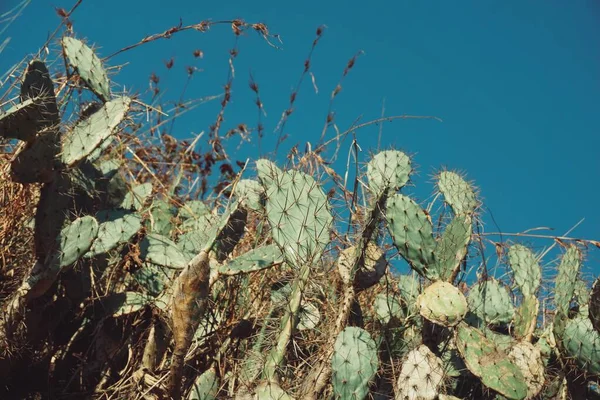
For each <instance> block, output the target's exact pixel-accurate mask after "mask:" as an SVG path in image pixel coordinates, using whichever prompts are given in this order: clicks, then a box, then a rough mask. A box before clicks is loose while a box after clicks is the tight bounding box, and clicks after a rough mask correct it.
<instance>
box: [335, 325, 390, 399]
mask: <svg viewBox="0 0 600 400" xmlns="http://www.w3.org/2000/svg"><path fill="white" fill-rule="evenodd" d="M331 366H332V370H333V375H332V383H333V391H334V393H335V395H336V398H337V399H340V400H362V399H364V398H366V397H367V395H368V394H369V382H370V381H371V379H373V377H374V376H375V373H376V372H377V369H378V368H379V360H378V358H377V346H376V345H375V341H374V340H373V339H372V338H371V335H369V333H368V332H367V331H365V330H363V329H361V328H358V327H347V328H346V329H344V330H343V331H342V332H340V334H339V335H338V337H337V340H336V341H335V347H334V353H333V358H332V359H331Z"/></svg>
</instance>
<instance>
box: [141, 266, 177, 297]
mask: <svg viewBox="0 0 600 400" xmlns="http://www.w3.org/2000/svg"><path fill="white" fill-rule="evenodd" d="M174 275H175V270H174V269H171V268H164V267H161V266H159V265H155V264H152V263H149V262H146V263H144V265H142V267H141V268H140V269H138V270H137V271H135V273H134V274H133V278H134V279H135V280H136V282H137V283H138V284H139V285H140V286H141V287H143V288H144V291H145V292H147V293H148V294H150V295H152V296H158V295H159V294H160V293H161V292H162V291H163V290H164V289H165V288H166V286H167V285H168V284H169V283H170V282H171V281H173V279H174Z"/></svg>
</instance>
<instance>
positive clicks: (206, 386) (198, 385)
mask: <svg viewBox="0 0 600 400" xmlns="http://www.w3.org/2000/svg"><path fill="white" fill-rule="evenodd" d="M218 393H219V377H218V376H217V371H215V369H214V368H210V369H207V370H206V371H205V372H203V373H202V374H200V375H199V376H198V377H197V378H196V380H194V383H193V384H192V389H191V390H190V392H189V394H188V396H187V400H217V394H218Z"/></svg>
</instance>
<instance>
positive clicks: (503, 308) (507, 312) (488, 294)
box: [467, 278, 515, 325]
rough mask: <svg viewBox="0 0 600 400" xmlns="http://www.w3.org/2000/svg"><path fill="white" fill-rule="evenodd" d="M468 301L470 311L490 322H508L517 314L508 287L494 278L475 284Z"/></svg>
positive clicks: (494, 323)
mask: <svg viewBox="0 0 600 400" xmlns="http://www.w3.org/2000/svg"><path fill="white" fill-rule="evenodd" d="M467 301H468V304H469V311H470V312H472V313H473V314H475V315H477V317H479V318H480V319H481V320H482V321H484V322H485V323H488V324H493V325H496V324H507V323H509V322H511V321H512V319H513V317H514V315H515V307H514V306H513V304H512V300H511V298H510V294H509V292H508V289H507V288H506V287H505V286H504V285H501V284H500V283H499V282H498V281H497V280H495V279H493V278H492V279H490V280H487V281H483V282H479V283H476V284H475V285H473V287H471V289H470V290H469V295H468V297H467Z"/></svg>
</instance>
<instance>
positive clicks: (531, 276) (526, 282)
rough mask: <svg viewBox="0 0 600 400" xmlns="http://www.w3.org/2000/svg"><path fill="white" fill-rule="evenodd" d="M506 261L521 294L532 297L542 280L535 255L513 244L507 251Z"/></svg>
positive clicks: (525, 248)
mask: <svg viewBox="0 0 600 400" xmlns="http://www.w3.org/2000/svg"><path fill="white" fill-rule="evenodd" d="M508 260H509V264H510V267H511V269H512V271H513V273H514V276H515V282H516V283H517V285H518V286H519V288H520V289H521V293H523V295H525V296H534V295H535V294H536V292H537V290H538V288H539V287H540V283H541V280H542V269H541V268H540V264H539V263H538V261H537V259H536V257H535V255H534V254H533V253H532V252H531V250H529V249H528V248H527V247H525V246H523V245H520V244H515V245H512V246H510V248H509V250H508Z"/></svg>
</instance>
